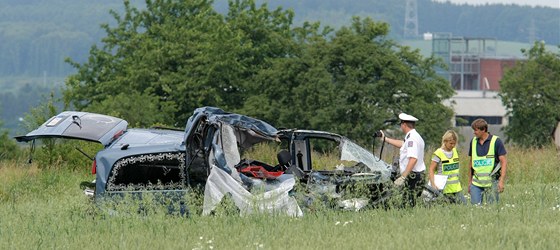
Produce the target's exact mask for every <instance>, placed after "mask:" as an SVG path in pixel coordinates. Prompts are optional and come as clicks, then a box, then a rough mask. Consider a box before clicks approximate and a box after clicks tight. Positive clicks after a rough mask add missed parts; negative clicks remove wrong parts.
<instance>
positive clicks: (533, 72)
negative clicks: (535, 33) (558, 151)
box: [500, 42, 560, 147]
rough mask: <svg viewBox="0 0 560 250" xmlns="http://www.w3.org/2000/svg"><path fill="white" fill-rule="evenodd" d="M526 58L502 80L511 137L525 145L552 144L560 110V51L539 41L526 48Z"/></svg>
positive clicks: (515, 141) (512, 139) (502, 94)
mask: <svg viewBox="0 0 560 250" xmlns="http://www.w3.org/2000/svg"><path fill="white" fill-rule="evenodd" d="M524 54H525V55H526V56H527V60H526V61H522V62H520V63H518V64H517V65H515V66H514V67H513V68H512V69H510V70H508V71H507V72H506V74H505V75H504V78H503V79H502V81H501V82H500V86H501V91H500V95H501V97H502V102H503V103H504V105H505V106H506V107H507V109H508V117H509V123H508V125H507V126H506V128H505V133H506V135H507V136H508V138H509V139H510V140H511V141H512V142H514V143H517V144H520V145H522V146H536V147H542V146H545V145H549V144H550V143H551V142H552V140H551V134H552V131H553V130H554V128H555V126H556V124H557V123H558V121H560V112H558V104H559V103H560V82H559V79H560V53H553V52H550V51H546V50H545V46H544V43H542V42H536V43H535V44H534V45H533V47H532V48H531V49H529V50H528V51H524Z"/></svg>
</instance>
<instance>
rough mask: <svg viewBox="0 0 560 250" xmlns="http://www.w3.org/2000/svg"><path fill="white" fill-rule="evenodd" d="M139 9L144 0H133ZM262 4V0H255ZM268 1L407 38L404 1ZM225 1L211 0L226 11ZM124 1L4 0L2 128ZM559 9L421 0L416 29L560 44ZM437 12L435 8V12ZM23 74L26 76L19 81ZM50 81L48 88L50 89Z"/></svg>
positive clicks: (300, 13) (93, 39)
mask: <svg viewBox="0 0 560 250" xmlns="http://www.w3.org/2000/svg"><path fill="white" fill-rule="evenodd" d="M130 2H131V3H132V5H134V6H137V7H139V8H141V7H142V6H144V4H145V3H144V1H142V0H133V1H130ZM258 2H260V3H262V2H264V1H258ZM266 2H269V4H268V5H269V7H270V8H271V9H272V8H276V7H282V8H284V9H291V10H293V12H294V25H301V24H303V23H304V22H305V21H311V22H315V21H318V22H320V23H321V24H322V25H329V26H332V27H335V28H338V27H341V26H343V25H349V23H350V22H351V17H352V16H361V17H371V18H372V19H373V20H376V21H381V22H386V23H388V24H389V25H390V31H389V34H388V36H389V37H390V38H392V39H395V40H397V41H398V40H400V39H402V34H403V27H404V13H405V0H395V1H383V0H354V1H351V2H347V1H339V0H337V1H335V0H305V1H301V0H285V1H266ZM227 5H228V4H227V1H224V0H221V1H220V0H216V1H215V3H214V6H215V8H216V10H218V11H221V12H226V11H227V9H228V8H227ZM123 8H124V7H123V3H122V1H114V0H96V1H73V0H49V1H45V0H3V1H2V2H1V3H0V86H1V87H2V88H1V90H0V94H1V95H0V110H2V116H1V117H0V120H3V125H4V126H5V127H9V128H13V127H14V126H15V124H16V122H15V121H14V120H15V119H16V118H17V117H18V116H21V113H20V112H21V111H23V110H28V109H29V107H31V106H33V105H36V104H37V103H38V102H39V101H41V100H42V99H44V98H45V96H49V94H50V93H51V92H52V91H53V89H54V92H58V91H59V90H57V89H56V88H53V87H52V86H53V85H56V87H60V86H61V85H62V84H61V83H62V80H61V79H63V78H65V77H66V76H68V75H70V74H72V73H74V71H75V69H74V68H73V67H71V65H70V64H69V63H67V62H65V58H71V59H72V60H73V61H74V62H85V61H86V60H87V57H88V54H89V53H90V49H91V47H92V46H93V45H96V44H100V43H101V39H102V38H103V37H105V36H106V34H105V32H104V31H103V29H102V28H101V24H109V25H113V24H114V22H115V20H114V19H113V18H112V17H111V15H110V13H109V11H110V10H115V11H116V12H118V13H122V10H123ZM559 12H560V10H559V9H553V8H541V7H538V8H532V7H521V6H516V5H485V6H470V5H454V4H451V3H438V2H432V1H430V0H418V32H419V34H422V33H424V32H450V33H453V34H454V35H458V36H471V37H494V38H496V39H498V40H504V41H517V42H524V43H529V42H531V41H532V40H534V39H537V40H544V41H546V42H547V44H560V29H559V27H558V23H560V15H559ZM436 13H437V14H436ZM22 79H23V80H22ZM49 86H50V88H49Z"/></svg>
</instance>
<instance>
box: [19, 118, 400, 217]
mask: <svg viewBox="0 0 560 250" xmlns="http://www.w3.org/2000/svg"><path fill="white" fill-rule="evenodd" d="M127 126H128V124H127V122H126V121H124V120H122V119H120V118H115V117H111V116H107V115H100V114H94V113H87V112H76V111H66V112H63V113H61V114H59V115H57V116H54V117H52V118H51V119H49V120H48V121H47V122H45V123H44V124H43V125H41V126H40V127H39V128H38V129H36V130H34V131H32V132H30V133H28V134H27V135H25V136H18V137H16V139H17V140H18V141H34V140H36V139H41V138H67V139H81V140H87V141H95V142H98V143H101V144H102V145H103V146H104V148H103V149H102V150H100V151H99V152H97V153H96V155H95V157H94V158H93V159H94V161H93V172H94V173H95V175H96V178H95V187H94V188H93V189H92V191H90V192H89V193H90V194H91V195H93V197H94V200H95V201H96V202H97V201H104V200H107V199H114V198H115V197H121V196H122V195H123V194H135V195H136V196H138V197H142V195H143V194H146V193H152V194H158V195H160V196H161V197H164V198H165V199H166V200H167V201H168V202H169V203H173V206H172V207H173V209H171V210H179V211H180V212H181V213H185V211H186V210H188V208H187V207H186V205H185V204H186V201H185V199H186V198H185V197H186V193H187V192H189V191H188V190H192V189H200V190H203V193H204V204H203V209H202V213H203V214H211V213H212V211H213V210H214V209H215V208H216V206H217V205H218V204H219V203H220V202H221V200H222V199H223V198H224V196H226V195H227V196H228V197H230V198H231V199H232V200H233V202H234V203H235V205H236V206H237V208H238V209H239V211H240V212H241V213H242V214H244V213H251V212H254V211H263V212H280V213H286V214H288V215H291V216H302V215H303V212H302V209H301V206H304V207H305V206H308V205H309V204H312V203H313V202H317V201H320V202H322V201H326V200H328V201H329V202H330V204H331V205H333V206H337V207H340V208H344V209H354V210H358V209H361V208H363V207H365V206H376V205H377V204H379V203H382V202H383V200H384V199H385V198H387V192H386V191H387V190H388V187H389V186H390V183H391V174H392V171H393V170H392V167H391V166H390V165H389V164H387V163H386V162H384V161H382V160H381V159H379V158H377V157H376V156H374V155H373V154H372V152H369V151H368V150H366V149H364V148H363V147H361V146H359V145H357V144H356V143H354V142H352V141H351V140H349V139H348V138H346V137H344V136H341V135H338V134H334V133H329V132H324V131H313V130H299V129H281V130H278V129H276V128H275V127H273V126H272V125H270V124H268V123H266V122H264V121H261V120H258V119H255V118H252V117H248V116H244V115H240V114H234V113H228V112H225V111H223V110H221V109H219V108H215V107H202V108H198V109H196V110H195V111H194V112H193V115H192V116H191V117H190V118H189V119H188V120H187V124H186V127H185V130H184V131H183V130H181V131H177V130H171V129H156V128H154V129H136V128H127ZM263 145H265V147H268V148H272V149H278V152H277V155H276V159H274V161H273V160H271V157H268V158H267V159H255V158H256V157H255V155H259V154H252V155H251V151H252V150H253V149H254V148H258V147H262V146H263ZM272 158H273V157H272ZM357 187H365V192H363V193H359V194H355V192H353V191H354V190H356V188H357ZM297 195H300V197H303V199H296V196H297ZM354 196H355V197H354Z"/></svg>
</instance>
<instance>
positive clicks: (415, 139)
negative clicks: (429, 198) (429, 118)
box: [381, 113, 426, 207]
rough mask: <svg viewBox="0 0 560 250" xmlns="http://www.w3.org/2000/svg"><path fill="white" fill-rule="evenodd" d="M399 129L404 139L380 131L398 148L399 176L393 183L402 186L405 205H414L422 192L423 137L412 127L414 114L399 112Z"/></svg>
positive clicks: (413, 125) (385, 139)
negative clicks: (389, 136) (388, 135)
mask: <svg viewBox="0 0 560 250" xmlns="http://www.w3.org/2000/svg"><path fill="white" fill-rule="evenodd" d="M399 119H400V122H401V123H400V126H401V130H402V131H403V132H404V133H405V134H406V135H405V137H404V138H405V140H404V141H403V140H399V139H392V138H388V137H385V133H383V131H381V135H382V138H383V141H385V142H387V143H389V144H391V145H393V146H395V147H398V148H400V152H399V154H400V155H399V168H400V173H401V176H400V177H399V178H397V179H396V180H395V182H394V184H395V185H396V186H398V187H401V186H404V190H405V196H406V200H405V206H411V207H414V206H415V205H416V199H417V198H418V197H420V195H421V194H422V189H423V186H424V172H425V170H426V165H425V164H424V139H422V136H420V134H418V132H417V131H416V129H415V128H414V127H415V125H416V122H417V121H418V119H417V118H416V117H414V116H411V115H408V114H405V113H401V114H399Z"/></svg>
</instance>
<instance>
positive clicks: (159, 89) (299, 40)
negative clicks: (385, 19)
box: [65, 0, 453, 141]
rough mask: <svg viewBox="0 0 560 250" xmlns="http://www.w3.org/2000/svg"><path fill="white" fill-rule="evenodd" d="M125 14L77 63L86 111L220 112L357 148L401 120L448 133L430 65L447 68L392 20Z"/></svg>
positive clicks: (71, 83) (198, 5)
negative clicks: (337, 22)
mask: <svg viewBox="0 0 560 250" xmlns="http://www.w3.org/2000/svg"><path fill="white" fill-rule="evenodd" d="M124 9H125V13H124V14H123V15H122V16H121V15H119V14H117V13H113V16H114V17H115V19H116V20H117V25H116V27H109V26H108V25H105V26H104V27H105V30H106V32H107V37H106V38H104V39H103V45H102V46H101V47H97V46H93V47H92V49H91V51H90V57H89V60H88V62H86V63H84V64H79V63H75V62H72V61H70V63H72V64H73V66H74V67H76V68H77V69H78V73H77V74H75V75H72V76H71V77H69V78H68V79H67V82H66V84H67V90H66V92H65V96H66V98H67V100H68V101H71V102H72V103H73V104H74V105H75V106H76V107H77V108H78V109H80V110H87V111H92V112H100V113H107V114H113V115H116V116H119V117H122V118H124V119H127V120H129V121H131V123H132V124H135V125H137V126H150V125H152V124H153V123H154V122H157V121H159V123H162V122H164V123H167V124H168V125H171V126H176V127H180V126H182V125H184V123H185V121H186V119H187V118H188V116H189V115H190V114H191V113H192V110H194V109H195V108H197V107H200V106H206V105H211V106H218V107H221V108H223V109H224V110H227V111H234V112H241V113H244V114H248V115H253V116H255V117H258V118H261V119H264V120H266V121H269V122H271V123H272V124H274V125H275V126H277V127H291V128H294V127H295V128H305V129H318V130H327V131H332V132H339V133H342V134H345V135H348V136H349V137H351V138H353V139H356V140H367V138H371V135H372V134H373V132H374V131H375V130H376V129H381V128H383V121H384V120H386V119H390V118H395V117H396V115H397V114H398V113H400V112H407V113H411V114H414V115H416V116H418V117H419V118H420V119H422V120H423V122H422V123H420V127H419V130H421V132H424V135H425V136H426V138H433V139H434V141H437V140H439V139H438V138H439V137H440V134H441V133H442V132H443V130H445V129H446V128H448V127H449V126H450V117H451V115H452V112H451V110H450V109H448V108H446V107H444V106H443V105H442V104H441V101H442V100H443V99H446V98H449V97H450V96H451V95H452V93H453V90H452V89H451V87H450V86H449V84H447V83H446V81H445V80H444V79H442V78H440V77H437V76H436V74H435V72H434V70H433V69H432V68H433V67H434V66H435V65H437V63H438V62H437V61H436V60H434V59H433V58H427V59H424V58H422V56H420V54H419V52H418V51H411V50H410V49H409V48H407V47H402V46H400V45H397V44H396V43H395V42H394V41H392V40H390V39H388V38H387V36H388V33H389V26H388V24H385V23H377V22H374V21H372V20H371V19H369V18H366V19H363V20H362V19H360V18H355V19H354V20H353V22H352V24H351V26H350V27H342V28H340V29H339V30H336V31H334V30H333V29H331V28H329V27H324V28H321V26H320V24H319V23H314V24H309V23H305V24H304V25H303V26H302V27H292V26H293V25H292V18H293V13H292V12H291V11H284V10H282V9H280V8H278V9H276V10H269V9H268V8H267V5H266V4H264V5H261V6H260V7H257V6H256V5H255V1H253V0H236V1H230V4H229V10H228V11H227V13H226V14H223V15H222V14H219V13H217V12H216V11H214V9H213V8H212V3H211V1H206V0H196V1H173V0H154V1H147V2H146V8H145V9H143V10H139V9H136V8H134V7H132V6H131V5H130V4H129V3H128V2H125V8H124Z"/></svg>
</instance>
